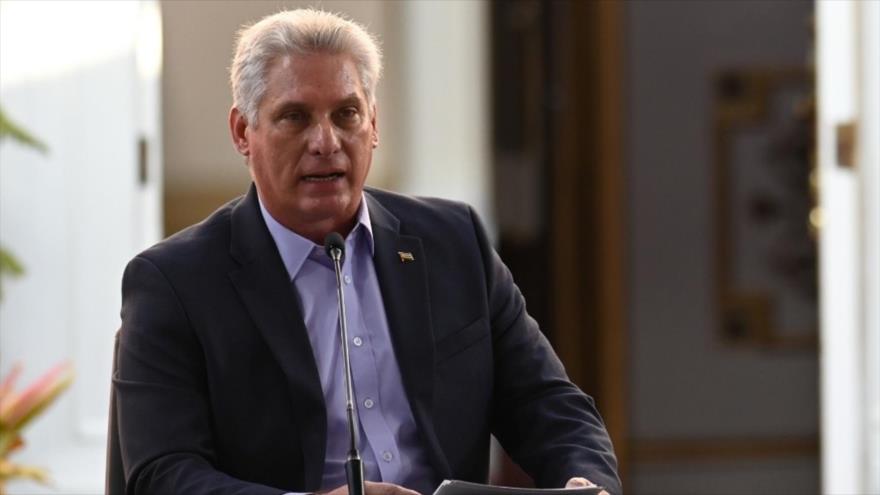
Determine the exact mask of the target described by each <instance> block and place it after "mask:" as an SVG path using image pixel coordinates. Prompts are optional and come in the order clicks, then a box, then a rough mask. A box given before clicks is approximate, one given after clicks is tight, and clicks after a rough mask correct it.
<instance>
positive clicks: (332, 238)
mask: <svg viewBox="0 0 880 495" xmlns="http://www.w3.org/2000/svg"><path fill="white" fill-rule="evenodd" d="M324 248H325V250H326V252H327V255H328V256H330V259H331V260H333V269H334V271H335V272H336V296H337V301H338V302H339V308H338V309H339V336H340V339H342V362H343V366H344V368H345V373H344V378H345V412H346V416H347V419H348V433H349V450H348V458H347V459H346V461H345V477H346V479H347V480H348V493H349V495H365V493H366V490H365V489H364V463H363V460H362V459H361V455H360V452H358V447H357V440H358V436H359V435H358V422H357V418H356V415H357V413H356V411H355V408H354V387H353V386H352V378H351V359H350V358H349V355H348V327H347V326H346V324H345V295H344V294H343V292H342V267H341V265H342V257H343V254H344V250H345V241H343V240H342V236H341V235H339V234H338V233H336V232H333V233H331V234H330V235H328V236H327V239H326V240H325V241H324Z"/></svg>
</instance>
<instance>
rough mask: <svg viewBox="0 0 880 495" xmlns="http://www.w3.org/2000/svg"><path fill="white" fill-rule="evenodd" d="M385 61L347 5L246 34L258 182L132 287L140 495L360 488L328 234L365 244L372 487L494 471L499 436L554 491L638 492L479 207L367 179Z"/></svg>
mask: <svg viewBox="0 0 880 495" xmlns="http://www.w3.org/2000/svg"><path fill="white" fill-rule="evenodd" d="M380 70H381V59H380V56H379V51H378V48H377V46H376V43H375V41H374V40H373V39H372V38H371V37H370V35H368V34H367V33H366V31H364V30H363V28H361V27H360V26H358V25H357V24H354V23H352V22H349V21H347V20H344V19H341V18H339V17H337V16H335V15H332V14H328V13H324V12H319V11H314V10H295V11H289V12H282V13H279V14H276V15H273V16H270V17H267V18H265V19H263V20H262V21H260V22H258V23H257V24H255V25H253V26H251V27H250V28H247V29H246V30H244V31H243V32H242V34H241V36H240V39H239V41H238V46H237V50H236V54H235V59H234V61H233V64H232V69H231V79H232V90H233V98H234V104H233V108H232V110H231V112H230V116H229V125H230V129H231V134H232V139H233V144H234V146H235V148H236V150H238V152H240V153H241V154H242V155H243V156H244V157H246V161H247V165H248V167H249V169H250V172H251V176H252V177H253V181H254V185H253V186H252V187H251V189H250V191H249V192H248V193H247V195H246V196H244V197H242V198H239V199H236V200H233V201H232V202H230V203H229V204H227V205H226V206H224V207H222V208H221V209H220V210H218V211H217V212H215V213H214V214H213V215H211V216H210V217H209V218H207V219H206V220H204V221H203V222H202V223H200V224H198V225H195V226H193V227H190V228H189V229H186V230H184V231H183V232H181V233H179V234H177V235H175V236H172V237H171V238H169V239H167V240H166V241H164V242H162V243H160V244H158V245H157V246H154V247H153V248H151V249H149V250H147V251H145V252H144V253H141V254H140V255H139V256H137V257H136V258H135V259H134V260H132V261H131V262H130V264H129V266H128V267H127V269H126V272H125V276H124V278H123V306H122V331H121V333H120V342H119V351H118V352H119V354H118V372H117V375H116V376H115V377H114V387H115V392H116V397H117V402H116V405H117V408H118V421H119V429H120V439H121V451H122V458H123V465H124V469H125V477H126V484H127V491H128V492H129V493H163V494H164V493H186V494H194V493H224V494H225V493H248V494H251V493H258V494H260V493H266V494H270V493H271V494H278V493H282V492H285V491H295V492H311V491H332V493H334V494H339V495H343V494H345V493H346V492H347V490H346V487H345V474H344V469H343V462H344V459H345V455H346V453H347V429H346V428H347V427H346V423H345V409H344V392H343V385H342V384H343V381H342V380H343V378H342V371H341V370H342V363H341V362H340V359H341V357H340V342H339V339H338V337H337V335H338V332H337V321H336V298H335V290H336V289H335V276H334V272H333V270H332V268H331V266H330V265H329V264H328V261H327V259H326V256H325V255H324V254H323V248H322V244H323V242H324V238H325V236H326V235H327V234H329V233H331V232H339V233H341V234H342V235H343V236H344V237H345V242H346V259H345V262H344V264H343V272H344V274H345V276H344V281H345V282H344V290H345V292H346V300H347V302H348V310H349V311H348V322H349V327H350V338H351V339H350V343H351V346H352V352H351V358H352V367H353V372H354V390H355V394H356V396H357V404H358V413H359V416H360V424H361V435H360V445H361V451H362V455H363V457H364V460H365V471H366V478H367V480H369V481H368V483H367V485H366V486H367V493H368V494H370V495H379V494H384V493H389V494H400V495H404V494H405V495H415V493H416V492H418V493H430V492H432V491H433V490H434V488H435V487H436V486H437V485H438V483H439V482H440V481H441V480H442V479H444V478H457V479H464V480H470V481H478V482H483V481H485V479H486V476H487V469H488V459H487V458H488V447H489V436H490V434H494V435H495V436H496V437H497V438H498V439H499V440H500V441H501V443H502V444H503V445H504V446H505V448H506V449H507V450H508V451H509V452H510V453H511V454H512V456H513V457H514V458H515V459H516V460H517V461H518V462H519V463H520V464H521V465H522V466H523V467H524V468H525V469H526V470H527V471H528V472H529V473H530V474H531V475H532V476H533V477H534V478H535V480H536V482H537V484H538V485H539V486H546V487H560V486H585V485H589V484H592V482H595V483H597V484H600V485H602V486H605V487H606V488H607V489H608V491H609V492H611V493H620V488H619V480H618V479H617V475H616V472H615V470H616V462H615V459H614V455H613V451H612V448H611V443H610V441H609V439H608V436H607V433H606V432H605V428H604V425H603V424H602V421H601V419H600V418H599V415H598V412H597V411H596V409H595V408H594V406H593V403H592V400H591V399H589V398H588V397H587V396H585V395H584V394H583V393H581V392H580V391H579V390H578V389H577V388H576V387H575V386H574V385H572V384H571V383H570V382H569V381H568V379H567V377H566V376H565V372H564V370H563V369H562V366H561V364H560V363H559V360H558V359H557V358H556V356H555V354H554V353H553V351H552V350H551V348H550V346H549V344H548V342H547V341H546V339H544V337H543V336H542V335H541V333H540V331H539V330H538V327H537V324H536V323H535V321H534V320H532V319H531V318H530V317H529V316H528V314H527V313H526V312H525V305H524V301H523V299H522V296H521V295H520V293H519V291H518V290H517V288H516V286H515V285H514V284H513V280H512V279H511V277H510V273H509V272H508V270H507V269H506V268H505V267H504V265H503V264H502V263H501V261H500V259H499V258H498V256H497V255H496V254H495V252H494V251H493V250H492V248H491V247H490V245H489V243H488V241H487V239H486V235H485V233H484V231H483V228H482V226H481V225H480V223H479V222H478V220H477V219H476V216H475V215H474V213H473V212H472V211H471V209H470V208H469V207H467V206H465V205H462V204H458V203H453V202H450V201H444V200H438V199H416V198H409V197H405V196H401V195H397V194H393V193H389V192H385V191H379V190H373V189H367V190H365V189H364V182H365V180H366V177H367V174H368V172H369V169H370V163H371V158H372V150H373V148H375V147H376V146H377V145H378V142H379V138H378V130H377V127H376V104H375V88H376V84H377V82H378V79H379V75H380Z"/></svg>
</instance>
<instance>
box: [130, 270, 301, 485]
mask: <svg viewBox="0 0 880 495" xmlns="http://www.w3.org/2000/svg"><path fill="white" fill-rule="evenodd" d="M118 352H119V354H118V358H117V359H118V360H117V370H116V373H115V374H114V376H113V387H114V390H115V396H116V401H117V402H116V406H117V415H118V416H117V419H118V424H119V436H120V450H121V453H122V464H123V468H124V471H125V480H126V493H127V494H141V493H162V494H178V493H180V494H183V493H186V494H258V495H261V494H267V495H268V494H280V493H282V492H284V490H281V489H277V488H272V487H268V486H264V485H257V484H253V483H247V482H245V481H242V480H238V479H235V478H233V477H231V476H229V475H227V474H225V473H223V472H221V471H219V470H217V469H216V468H215V455H214V450H213V445H212V443H213V442H212V427H211V424H212V421H211V412H210V408H209V404H208V390H207V385H206V383H207V380H206V377H205V365H204V359H203V357H202V356H203V352H202V349H201V345H200V343H199V341H198V339H197V337H196V335H195V333H194V331H193V329H192V326H191V325H190V323H189V320H188V318H187V315H186V312H185V309H184V307H183V305H182V304H181V302H180V300H179V298H178V297H177V295H176V294H175V292H174V287H173V286H172V285H171V283H169V281H168V280H167V279H166V277H165V276H164V275H163V273H162V272H161V271H160V269H159V268H158V267H157V266H156V265H155V264H154V263H153V262H152V261H150V260H148V259H147V258H145V257H143V256H139V257H137V258H135V259H134V260H132V261H131V262H130V263H129V265H128V266H127V267H126V270H125V274H124V276H123V282H122V329H121V332H120V341H119V351H118Z"/></svg>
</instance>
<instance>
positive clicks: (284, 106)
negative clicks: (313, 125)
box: [273, 93, 361, 114]
mask: <svg viewBox="0 0 880 495" xmlns="http://www.w3.org/2000/svg"><path fill="white" fill-rule="evenodd" d="M334 106H335V107H347V106H356V107H358V108H360V107H361V98H360V97H359V96H358V95H357V93H350V94H349V95H347V96H345V97H343V98H341V99H340V100H339V101H338V102H337V103H336V104H335V105H334ZM309 109H310V106H309V105H308V104H307V103H305V102H303V101H295V100H288V101H285V102H283V103H281V104H280V105H278V106H277V107H276V109H275V111H274V112H273V113H276V114H277V113H283V112H288V111H290V110H309Z"/></svg>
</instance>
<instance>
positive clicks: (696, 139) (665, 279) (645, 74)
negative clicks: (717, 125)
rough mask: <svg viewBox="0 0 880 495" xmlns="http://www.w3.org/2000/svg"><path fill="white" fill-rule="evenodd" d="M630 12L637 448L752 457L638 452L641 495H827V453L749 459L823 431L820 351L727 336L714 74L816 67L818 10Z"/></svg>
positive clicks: (634, 474)
mask: <svg viewBox="0 0 880 495" xmlns="http://www.w3.org/2000/svg"><path fill="white" fill-rule="evenodd" d="M625 8H626V23H627V26H626V29H625V32H626V33H627V35H626V40H625V43H626V45H627V62H626V63H627V68H626V70H627V80H628V81H629V83H628V86H627V88H626V93H625V98H626V100H625V104H626V107H627V108H628V114H627V116H626V121H627V124H626V125H627V128H626V136H627V139H626V146H625V149H626V150H627V154H628V159H627V160H628V167H627V171H626V173H627V176H628V177H627V184H628V191H627V196H628V204H627V205H626V206H627V210H628V222H629V226H628V238H629V248H628V250H629V253H628V260H629V261H628V265H629V273H630V276H629V280H628V286H629V287H630V294H629V300H630V301H632V311H631V314H630V333H629V342H630V359H631V367H630V370H631V371H630V373H631V406H632V416H631V425H630V427H631V433H632V435H633V437H634V445H636V446H638V445H639V443H640V442H643V441H646V442H649V443H651V444H652V445H654V446H658V445H659V446H662V445H663V444H664V442H666V443H667V445H669V442H668V441H670V440H671V441H672V443H673V444H675V443H677V444H679V445H681V442H682V441H684V442H685V443H687V442H689V441H697V443H696V444H693V443H692V444H690V445H701V444H700V441H702V440H705V441H707V442H704V443H703V444H702V445H703V446H704V447H705V446H708V451H706V452H704V454H705V456H711V455H712V454H711V452H712V450H713V445H712V444H713V442H715V440H717V439H722V441H721V442H716V443H720V447H719V449H720V451H721V452H728V454H729V453H730V448H731V445H733V444H731V442H729V441H727V442H725V441H724V439H727V440H729V439H740V440H744V444H745V448H744V450H745V452H746V453H745V454H743V455H741V456H736V455H735V454H734V455H733V459H732V460H724V459H721V458H718V456H717V455H716V456H715V458H714V459H712V458H704V459H702V460H701V459H700V457H701V455H702V454H700V453H699V451H697V454H695V455H694V454H691V455H690V456H687V455H685V456H684V457H681V458H680V459H679V460H677V461H676V460H672V459H669V460H666V461H663V460H660V461H658V460H657V459H654V460H651V461H648V460H646V459H644V458H643V459H641V460H640V459H639V457H638V455H636V456H635V458H634V461H633V464H631V465H630V474H631V478H630V485H629V489H630V492H631V493H679V494H683V493H700V494H708V493H733V492H735V491H736V490H738V489H742V490H744V491H745V492H753V493H754V492H759V493H810V492H815V491H816V490H817V486H818V480H819V475H818V463H817V459H816V455H815V447H813V448H812V449H810V448H809V447H807V448H806V449H805V452H804V453H794V454H792V453H788V454H780V455H775V456H774V455H773V454H772V453H771V454H770V455H769V456H768V454H767V453H766V452H764V453H761V452H754V451H753V450H754V449H751V450H752V451H751V452H750V448H749V443H750V439H755V438H758V439H760V438H805V437H806V438H810V437H811V436H813V437H814V436H815V435H816V434H817V429H818V410H817V403H818V388H817V360H816V354H815V351H813V352H807V351H797V352H772V351H766V350H760V349H750V348H731V347H728V346H726V345H725V344H724V342H723V339H721V335H720V331H719V318H718V309H719V308H718V307H717V305H716V302H715V299H714V294H715V278H714V277H715V273H714V263H715V260H714V249H713V227H714V223H713V222H714V213H713V207H714V206H713V205H714V199H715V198H714V196H713V189H712V184H713V179H714V177H713V175H712V173H713V172H712V171H713V166H714V165H713V160H712V156H713V155H712V147H711V146H712V134H711V131H712V125H713V120H712V119H713V107H712V105H713V103H712V98H713V94H712V90H713V78H714V77H715V75H716V74H717V73H718V71H720V70H722V69H728V68H737V67H740V68H743V67H788V66H803V65H804V64H805V63H807V62H808V58H807V57H808V56H809V43H808V40H809V28H808V23H809V21H810V16H811V10H812V4H811V3H809V2H786V1H778V2H653V1H634V2H627V3H626V4H625ZM746 146H747V148H748V145H746ZM750 152H756V150H755V149H754V148H752V149H751V150H750ZM758 445H760V444H758ZM735 448H736V445H734V450H735ZM741 450H742V449H741ZM811 450H812V451H811ZM639 451H640V449H639V448H636V449H635V452H636V454H637V453H638V452H639ZM642 452H643V450H642ZM672 454H673V452H671V451H669V450H665V451H662V452H659V453H658V454H657V456H659V457H662V456H669V455H672ZM657 456H655V457H657ZM737 457H739V458H738V459H737Z"/></svg>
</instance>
